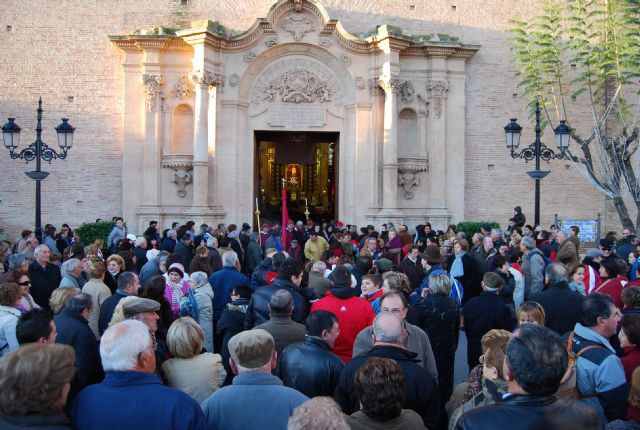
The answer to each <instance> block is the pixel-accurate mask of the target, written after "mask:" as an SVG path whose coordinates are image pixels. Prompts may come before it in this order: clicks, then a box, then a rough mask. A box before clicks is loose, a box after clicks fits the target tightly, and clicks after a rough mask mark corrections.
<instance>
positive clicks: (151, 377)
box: [71, 371, 208, 430]
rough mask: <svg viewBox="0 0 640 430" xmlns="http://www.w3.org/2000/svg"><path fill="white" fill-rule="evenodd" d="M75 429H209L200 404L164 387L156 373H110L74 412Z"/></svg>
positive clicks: (77, 403)
mask: <svg viewBox="0 0 640 430" xmlns="http://www.w3.org/2000/svg"><path fill="white" fill-rule="evenodd" d="M71 421H73V424H74V427H75V429H76V430H115V429H118V430H128V429H131V430H140V429H143V428H144V429H153V430H208V429H207V423H206V421H205V419H204V415H203V414H202V410H201V409H200V407H199V406H198V403H197V402H196V401H195V400H193V399H192V398H191V397H189V396H188V395H186V394H185V393H183V392H182V391H179V390H176V389H174V388H169V387H165V386H164V385H162V381H160V379H159V378H158V376H157V375H156V374H155V373H144V372H135V371H126V372H107V376H106V377H105V379H104V381H103V382H102V383H101V384H97V385H92V386H90V387H87V388H85V389H84V390H83V391H82V392H81V393H80V394H79V395H78V397H76V400H75V402H74V404H73V408H72V410H71Z"/></svg>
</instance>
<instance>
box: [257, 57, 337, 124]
mask: <svg viewBox="0 0 640 430" xmlns="http://www.w3.org/2000/svg"><path fill="white" fill-rule="evenodd" d="M297 92H299V93H300V94H296V93H297ZM343 94H344V91H343V89H342V83H341V81H340V79H339V78H338V76H337V74H336V72H335V71H334V70H333V69H331V68H329V67H327V65H326V64H324V63H322V62H320V61H318V60H316V59H314V58H309V57H307V58H286V59H282V60H279V61H276V62H274V63H272V64H271V65H269V66H267V67H266V68H265V69H264V70H262V71H261V73H260V74H259V75H258V77H257V79H256V83H255V85H254V86H253V88H252V90H251V98H250V100H251V113H258V112H263V111H264V110H265V109H267V108H269V109H271V108H270V107H269V105H271V104H272V103H283V102H285V103H296V102H297V103H303V104H314V103H317V104H327V103H329V102H330V103H332V104H333V106H334V107H342V106H343V103H342V98H343ZM294 95H295V97H294ZM309 99H311V100H309ZM271 107H273V106H271Z"/></svg>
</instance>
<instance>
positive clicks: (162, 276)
mask: <svg viewBox="0 0 640 430" xmlns="http://www.w3.org/2000/svg"><path fill="white" fill-rule="evenodd" d="M113 221H114V227H113V230H112V231H111V233H110V234H109V235H108V237H106V238H103V239H98V240H96V241H95V242H94V243H89V244H87V243H83V238H81V237H78V236H77V235H76V234H75V233H74V232H73V231H72V229H71V228H70V227H69V226H68V225H66V224H65V225H63V226H62V227H61V230H60V232H57V229H56V227H54V226H52V225H47V226H46V227H45V230H44V235H43V237H42V238H41V240H39V239H38V238H36V237H35V235H34V233H33V232H31V231H29V230H25V231H23V232H22V234H21V236H20V238H17V240H16V241H14V242H3V243H2V244H1V245H0V263H1V264H0V270H1V271H3V273H1V274H0V386H2V387H3V389H2V390H0V428H1V429H21V428H25V427H29V428H41V429H53V428H55V429H63V428H75V429H78V430H85V429H109V430H112V429H113V428H134V427H135V428H139V427H141V426H142V427H144V428H147V427H148V428H154V429H256V428H260V429H287V428H288V429H349V428H351V429H396V428H397V429H408V430H411V429H424V428H428V429H431V430H434V429H447V428H448V429H476V428H478V429H485V428H496V429H499V428H510V429H540V428H560V427H563V428H564V427H567V426H568V427H569V428H580V429H600V428H608V429H626V428H629V429H635V428H640V370H638V367H639V366H640V277H639V274H638V270H639V269H638V266H639V260H638V257H639V256H640V254H639V250H638V247H637V246H638V241H637V239H636V237H635V236H634V235H633V234H632V232H631V231H629V230H627V229H624V230H623V231H622V238H620V240H618V239H617V238H616V235H615V233H609V234H607V236H606V237H605V238H604V239H601V240H599V242H598V243H596V246H593V247H591V248H587V247H585V246H584V244H582V243H581V242H580V239H579V228H578V227H577V226H571V228H570V229H569V230H568V231H567V232H565V231H563V230H560V229H558V228H557V227H556V226H555V225H552V226H551V227H550V228H549V229H548V230H546V229H543V228H542V227H540V226H530V225H526V218H525V216H524V214H522V211H521V210H520V208H519V207H516V208H515V209H514V217H513V218H512V219H510V220H509V223H508V227H507V228H506V229H504V231H503V230H502V229H500V228H495V227H494V228H492V227H491V226H489V225H483V226H482V228H481V229H480V231H479V232H475V233H474V234H473V235H471V237H466V235H465V233H464V232H458V231H456V226H455V225H449V226H448V229H447V231H436V230H434V229H432V227H431V225H430V224H429V223H425V224H423V225H418V226H415V228H414V229H413V230H410V229H409V227H408V226H406V225H398V226H395V225H393V224H392V223H387V224H383V225H382V226H380V228H379V229H378V228H376V227H375V226H373V225H369V226H366V227H362V228H360V229H358V228H357V227H356V226H354V225H345V224H343V223H342V222H340V221H338V222H336V223H314V222H312V221H311V220H309V221H307V222H306V223H303V222H302V221H298V222H295V223H294V222H293V221H292V220H289V221H288V222H287V225H284V226H280V225H279V224H277V223H273V224H272V223H264V224H263V225H261V226H260V231H259V232H253V231H252V227H251V226H250V225H249V224H248V223H244V224H242V226H241V227H240V228H238V225H236V224H229V225H225V224H218V225H217V226H209V225H206V224H202V225H200V226H199V227H197V226H196V224H195V223H194V222H193V221H189V222H187V223H186V224H184V225H180V224H179V223H177V222H175V223H173V224H172V225H171V228H167V229H165V230H164V231H162V232H161V231H159V230H158V223H157V222H155V221H152V222H150V223H149V226H148V228H147V229H146V230H145V231H144V232H143V233H142V234H140V235H138V236H136V235H133V234H130V233H129V232H128V231H127V227H126V225H125V223H124V220H123V219H122V218H118V217H117V218H114V219H113ZM581 246H582V248H581ZM461 332H463V333H464V335H465V337H466V342H467V348H466V349H467V357H466V358H467V362H466V364H467V366H468V370H469V376H468V378H466V380H465V381H464V382H462V383H461V384H459V385H457V386H454V368H455V357H456V351H457V349H458V343H459V338H460V337H461Z"/></svg>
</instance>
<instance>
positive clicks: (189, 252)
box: [167, 240, 193, 270]
mask: <svg viewBox="0 0 640 430" xmlns="http://www.w3.org/2000/svg"><path fill="white" fill-rule="evenodd" d="M173 252H175V253H176V254H178V255H179V256H180V257H182V260H183V262H184V264H183V267H184V268H185V270H188V269H189V265H190V264H191V259H192V258H193V248H192V247H191V245H185V243H184V242H183V241H181V240H179V241H177V242H176V247H175V248H174V250H173ZM167 269H168V268H167Z"/></svg>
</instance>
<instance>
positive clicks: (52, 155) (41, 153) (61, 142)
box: [2, 97, 75, 241]
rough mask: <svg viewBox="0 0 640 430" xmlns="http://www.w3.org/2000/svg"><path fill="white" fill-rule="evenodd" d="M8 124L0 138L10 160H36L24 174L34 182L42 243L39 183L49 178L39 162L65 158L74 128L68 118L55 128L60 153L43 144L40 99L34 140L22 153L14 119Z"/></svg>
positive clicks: (37, 229) (69, 147) (70, 145)
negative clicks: (31, 167) (33, 165)
mask: <svg viewBox="0 0 640 430" xmlns="http://www.w3.org/2000/svg"><path fill="white" fill-rule="evenodd" d="M8 120H9V122H7V123H6V124H5V125H3V126H2V138H3V140H4V146H5V147H6V148H7V149H8V150H9V154H10V155H11V158H12V159H14V160H15V159H16V158H19V159H21V160H24V161H25V163H29V162H30V161H33V160H36V169H35V170H32V171H30V172H25V174H26V175H27V176H28V177H30V178H31V179H33V180H35V181H36V237H37V238H38V240H39V241H42V223H41V213H40V212H41V211H40V181H42V180H43V179H45V178H46V177H47V176H49V172H43V171H42V170H41V168H40V163H41V160H44V161H46V162H48V163H49V164H51V160H55V159H61V160H64V159H65V158H67V151H68V150H70V149H71V147H72V146H73V132H74V131H75V128H74V127H72V126H71V124H69V122H68V121H69V119H68V118H62V122H61V123H60V125H58V126H57V127H56V133H57V134H58V146H60V149H62V152H56V151H55V150H54V149H52V148H49V146H48V145H47V144H46V143H44V142H43V141H42V139H41V135H42V97H40V99H39V100H38V125H37V127H36V140H35V142H33V143H32V144H31V145H29V146H27V147H26V148H24V149H23V150H22V151H17V148H18V143H19V142H20V130H21V129H20V127H19V126H18V124H16V123H15V118H8Z"/></svg>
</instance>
